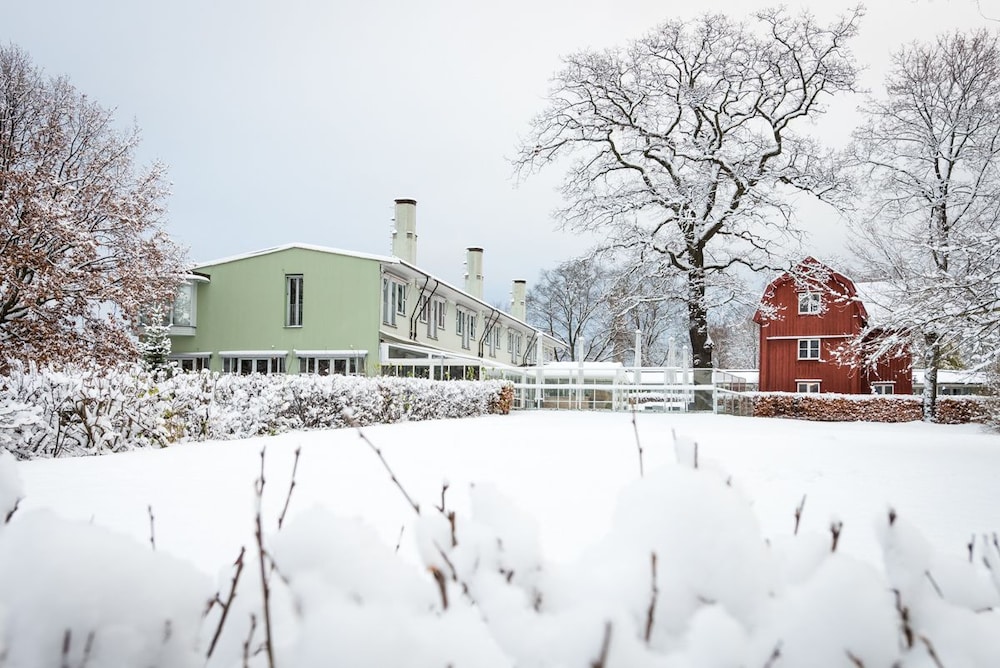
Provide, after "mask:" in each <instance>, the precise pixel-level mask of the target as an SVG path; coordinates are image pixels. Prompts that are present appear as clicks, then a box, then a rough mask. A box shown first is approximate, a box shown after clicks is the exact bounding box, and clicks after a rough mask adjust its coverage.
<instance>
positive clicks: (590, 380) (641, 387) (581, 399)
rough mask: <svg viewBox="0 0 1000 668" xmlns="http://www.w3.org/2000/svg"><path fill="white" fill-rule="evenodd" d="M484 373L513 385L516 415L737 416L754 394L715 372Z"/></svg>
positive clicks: (594, 369)
mask: <svg viewBox="0 0 1000 668" xmlns="http://www.w3.org/2000/svg"><path fill="white" fill-rule="evenodd" d="M485 371H486V376H487V377H489V378H500V379H504V380H509V381H511V382H513V383H514V390H515V398H514V407H515V408H518V409H537V408H544V409H557V410H558V409H562V410H614V411H625V410H633V408H634V409H635V410H639V411H669V412H686V411H689V410H712V411H716V412H735V413H740V412H743V411H744V410H745V408H744V407H743V405H742V404H743V403H745V402H743V401H741V397H742V394H741V392H744V391H746V390H749V389H753V388H751V387H750V386H749V385H748V383H747V381H746V380H745V379H744V378H742V377H739V376H735V375H733V374H729V373H726V372H724V371H718V370H715V371H709V370H701V369H681V368H669V367H623V366H620V365H618V364H602V363H586V364H553V365H545V366H543V367H527V368H523V369H489V370H485ZM699 381H700V382H699Z"/></svg>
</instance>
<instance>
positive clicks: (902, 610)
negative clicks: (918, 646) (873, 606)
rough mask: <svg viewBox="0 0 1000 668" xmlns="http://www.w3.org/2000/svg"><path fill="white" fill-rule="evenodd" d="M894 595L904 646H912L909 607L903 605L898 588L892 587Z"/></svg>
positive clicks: (908, 647)
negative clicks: (904, 641)
mask: <svg viewBox="0 0 1000 668" xmlns="http://www.w3.org/2000/svg"><path fill="white" fill-rule="evenodd" d="M892 591H893V593H894V594H895V595H896V612H898V613H899V622H900V629H901V630H902V631H903V639H904V640H906V648H907V649H910V648H911V647H913V627H912V626H910V609H909V608H908V607H906V606H905V605H903V596H902V594H900V593H899V590H898V589H893V590H892Z"/></svg>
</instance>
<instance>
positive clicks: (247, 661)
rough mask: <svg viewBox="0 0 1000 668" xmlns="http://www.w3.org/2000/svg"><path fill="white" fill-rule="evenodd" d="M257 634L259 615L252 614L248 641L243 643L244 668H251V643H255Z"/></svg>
mask: <svg viewBox="0 0 1000 668" xmlns="http://www.w3.org/2000/svg"><path fill="white" fill-rule="evenodd" d="M256 632H257V615H255V614H253V613H252V612H251V613H250V630H249V631H247V639H246V640H244V641H243V668H250V643H252V642H253V637H254V634H255V633H256Z"/></svg>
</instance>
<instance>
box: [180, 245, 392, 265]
mask: <svg viewBox="0 0 1000 668" xmlns="http://www.w3.org/2000/svg"><path fill="white" fill-rule="evenodd" d="M292 249H299V250H309V251H315V252H317V253H328V254H330V255H342V256H346V257H353V258H359V259H362V260H377V261H379V262H388V263H393V264H395V263H397V262H399V259H398V258H394V257H390V256H388V255H374V254H370V253H358V252H355V251H349V250H343V249H340V248H330V247H328V246H317V245H314V244H304V243H290V244H282V245H281V246H273V247H271V248H264V249H262V250H257V251H251V252H249V253H241V254H239V255H231V256H229V257H223V258H219V259H217V260H211V261H209V262H199V263H198V264H196V265H195V269H204V268H207V267H215V266H218V265H220V264H228V263H230V262H239V261H241V260H247V259H250V258H254V257H260V256H262V255H270V254H272V253H280V252H282V251H287V250H292Z"/></svg>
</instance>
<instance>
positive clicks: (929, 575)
mask: <svg viewBox="0 0 1000 668" xmlns="http://www.w3.org/2000/svg"><path fill="white" fill-rule="evenodd" d="M924 575H926V576H927V579H928V580H930V583H931V586H932V587H934V591H936V592H937V595H938V596H940V597H941V598H944V594H943V593H941V587H939V586H938V583H937V580H935V579H934V576H933V575H931V572H930V571H924Z"/></svg>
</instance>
